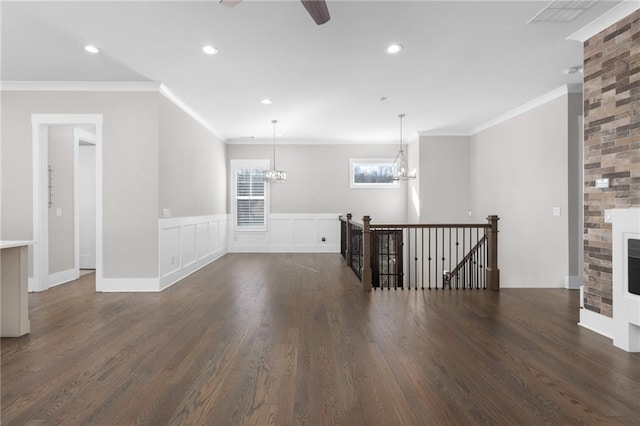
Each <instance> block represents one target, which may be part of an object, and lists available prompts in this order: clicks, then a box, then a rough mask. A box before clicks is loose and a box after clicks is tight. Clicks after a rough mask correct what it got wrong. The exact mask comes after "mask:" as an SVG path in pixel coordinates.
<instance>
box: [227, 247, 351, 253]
mask: <svg viewBox="0 0 640 426" xmlns="http://www.w3.org/2000/svg"><path fill="white" fill-rule="evenodd" d="M229 252H230V253H340V246H336V245H326V246H320V245H317V246H269V247H264V246H244V247H234V248H233V250H231V249H229Z"/></svg>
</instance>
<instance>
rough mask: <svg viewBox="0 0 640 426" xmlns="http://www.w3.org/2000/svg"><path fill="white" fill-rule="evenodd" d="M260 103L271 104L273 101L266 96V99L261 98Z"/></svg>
mask: <svg viewBox="0 0 640 426" xmlns="http://www.w3.org/2000/svg"><path fill="white" fill-rule="evenodd" d="M260 103H261V104H262V105H271V104H272V103H273V102H271V99H266V98H265V99H263V100H261V101H260Z"/></svg>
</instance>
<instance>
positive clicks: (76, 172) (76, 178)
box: [73, 129, 96, 275]
mask: <svg viewBox="0 0 640 426" xmlns="http://www.w3.org/2000/svg"><path fill="white" fill-rule="evenodd" d="M80 142H85V143H87V144H89V145H93V146H94V147H95V146H96V135H95V134H93V133H91V132H87V131H86V130H82V129H73V229H74V236H75V244H74V254H75V257H74V259H75V263H74V270H75V274H76V275H80V202H79V201H78V200H79V199H80Z"/></svg>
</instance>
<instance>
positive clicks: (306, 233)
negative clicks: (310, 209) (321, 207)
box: [292, 218, 317, 247]
mask: <svg viewBox="0 0 640 426" xmlns="http://www.w3.org/2000/svg"><path fill="white" fill-rule="evenodd" d="M292 222H293V245H294V246H296V247H310V246H311V247H312V246H313V245H315V242H316V241H315V240H316V234H317V229H316V224H317V221H316V219H302V218H294V219H292Z"/></svg>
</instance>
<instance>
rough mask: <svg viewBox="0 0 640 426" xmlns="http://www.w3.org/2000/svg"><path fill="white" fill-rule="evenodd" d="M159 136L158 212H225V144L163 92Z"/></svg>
mask: <svg viewBox="0 0 640 426" xmlns="http://www.w3.org/2000/svg"><path fill="white" fill-rule="evenodd" d="M159 136H160V169H159V171H160V195H159V199H160V203H159V208H160V210H159V215H161V214H162V209H165V208H169V209H171V215H172V216H173V217H186V216H202V215H211V214H225V213H227V161H226V145H225V144H224V143H222V142H221V141H220V140H219V139H218V138H216V137H215V136H214V135H213V134H212V133H211V132H209V131H208V130H207V129H205V128H204V127H202V125H200V124H199V123H197V122H196V121H195V120H193V119H192V118H191V117H189V116H188V115H186V114H185V113H184V112H183V111H182V110H180V109H179V108H178V107H177V106H176V105H175V104H173V103H172V102H170V101H169V100H168V99H166V98H165V97H164V96H161V97H160V134H159Z"/></svg>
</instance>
